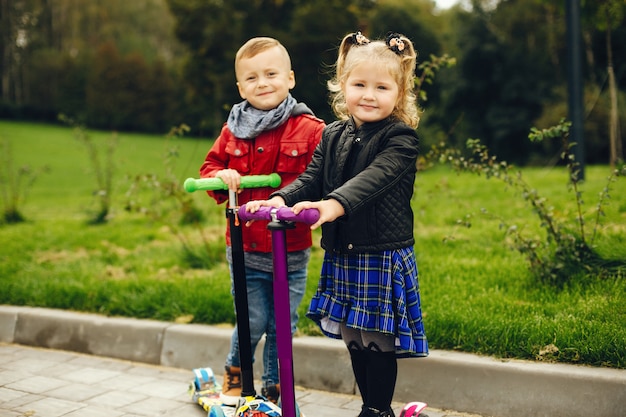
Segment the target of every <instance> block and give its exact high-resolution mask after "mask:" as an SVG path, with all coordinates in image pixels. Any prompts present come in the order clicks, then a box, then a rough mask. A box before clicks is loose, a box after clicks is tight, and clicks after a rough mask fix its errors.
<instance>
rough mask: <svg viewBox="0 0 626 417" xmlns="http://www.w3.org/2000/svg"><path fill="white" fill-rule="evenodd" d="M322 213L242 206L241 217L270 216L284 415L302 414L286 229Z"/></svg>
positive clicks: (311, 220) (315, 217) (291, 416)
mask: <svg viewBox="0 0 626 417" xmlns="http://www.w3.org/2000/svg"><path fill="white" fill-rule="evenodd" d="M319 217H320V214H319V211H318V210H317V209H306V210H303V211H301V212H300V213H298V214H297V215H295V214H294V213H293V211H292V210H291V208H289V207H281V208H274V207H261V208H260V209H259V210H258V211H256V212H254V213H249V212H247V211H246V206H245V204H244V205H243V206H241V207H240V208H239V219H241V220H242V221H246V222H247V221H249V220H270V223H269V224H268V225H267V228H268V229H269V230H271V232H272V259H273V261H274V315H275V318H276V345H277V348H278V370H279V378H280V398H281V401H280V407H281V417H300V411H299V410H298V407H297V405H296V396H295V388H294V377H293V346H292V343H291V309H290V305H289V281H288V279H287V237H286V230H287V229H292V228H294V227H295V225H294V222H301V223H306V224H313V223H315V222H316V221H317V220H318V219H319Z"/></svg>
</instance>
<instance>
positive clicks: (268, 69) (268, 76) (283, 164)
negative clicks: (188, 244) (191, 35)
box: [200, 37, 324, 405]
mask: <svg viewBox="0 0 626 417" xmlns="http://www.w3.org/2000/svg"><path fill="white" fill-rule="evenodd" d="M235 75H236V79H237V88H238V89H239V95H240V96H241V98H242V99H243V101H242V102H241V103H238V104H236V105H235V106H233V108H232V109H231V111H230V114H229V116H228V120H227V122H226V123H225V124H224V126H223V127H222V131H221V133H220V135H219V137H218V138H217V139H216V141H215V143H214V145H213V146H212V148H211V150H210V151H209V153H208V154H207V156H206V158H205V161H204V164H203V165H202V167H201V168H200V176H201V177H217V178H221V179H222V180H223V181H224V183H225V184H226V185H228V188H229V189H230V190H233V191H234V190H238V192H239V194H238V204H239V205H242V204H245V203H246V202H248V201H250V200H264V199H267V198H268V196H269V194H270V193H271V191H272V190H271V189H270V188H249V189H242V190H239V185H240V183H241V176H248V175H267V174H271V173H273V172H276V173H278V174H279V175H280V177H281V180H282V181H281V186H285V185H287V184H289V183H291V182H292V181H293V180H294V179H296V177H297V176H298V175H299V174H300V173H301V172H303V171H304V169H305V168H306V166H307V165H308V163H309V162H310V160H311V157H312V155H313V150H314V149H315V147H316V146H317V144H318V142H319V141H320V138H321V135H322V130H323V128H324V122H323V121H322V120H320V119H318V118H316V117H315V116H314V115H313V112H312V111H311V110H310V109H309V108H308V107H307V106H306V105H305V104H303V103H298V102H297V101H296V100H295V99H294V98H293V97H292V96H291V94H290V90H291V89H292V88H293V87H294V86H295V84H296V82H295V75H294V72H293V70H292V69H291V59H290V58H289V54H288V52H287V50H286V49H285V47H284V46H283V45H282V44H280V42H278V41H277V40H276V39H273V38H267V37H258V38H253V39H250V40H249V41H248V42H246V43H245V44H244V45H243V46H242V47H241V48H240V49H239V51H238V52H237V55H236V56H235ZM208 194H209V196H211V197H213V198H214V199H215V200H216V201H217V202H218V204H219V203H223V202H225V201H226V200H227V199H228V192H227V191H209V192H208ZM242 233H243V242H244V257H245V270H246V283H247V287H248V301H249V315H250V338H251V347H252V353H253V354H254V352H255V350H256V346H257V344H258V342H259V341H260V339H261V337H262V336H263V334H265V335H266V341H265V348H264V352H263V368H264V369H263V375H262V378H261V379H262V382H263V386H262V389H261V394H262V395H264V396H265V397H267V398H268V399H269V400H270V401H273V402H277V401H278V396H279V393H280V387H279V380H278V359H277V352H276V350H277V349H276V327H275V320H274V316H273V312H274V308H273V306H274V296H273V288H272V285H273V284H272V281H273V277H272V271H273V269H272V254H271V252H272V245H271V232H270V231H268V230H267V224H266V223H264V222H255V223H254V224H253V225H252V226H251V227H244V228H243V230H242ZM226 243H227V250H226V253H227V259H228V261H229V264H230V265H231V271H232V251H231V242H230V230H228V228H227V230H226ZM311 244H312V241H311V230H310V229H309V227H308V226H307V225H305V224H303V223H298V224H297V225H296V228H295V229H292V230H289V231H287V248H288V250H289V253H288V257H287V259H288V272H289V274H288V278H289V302H290V306H291V329H292V333H293V332H295V330H296V324H297V321H298V314H297V308H298V306H299V305H300V302H301V301H302V297H303V296H304V291H305V288H306V276H307V264H308V261H309V258H310V251H311V249H310V248H311ZM232 278H233V277H232V273H231V281H232ZM225 368H226V373H225V374H224V383H223V390H222V393H221V394H220V398H221V400H222V401H223V402H224V403H225V404H230V405H235V404H237V400H238V399H239V397H240V396H241V373H240V362H239V339H238V334H237V329H235V330H234V332H233V335H232V339H231V348H230V352H229V354H228V356H227V358H226V366H225Z"/></svg>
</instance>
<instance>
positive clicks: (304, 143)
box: [200, 114, 324, 253]
mask: <svg viewBox="0 0 626 417" xmlns="http://www.w3.org/2000/svg"><path fill="white" fill-rule="evenodd" d="M323 129H324V122H323V121H322V120H320V119H318V118H316V117H314V116H312V115H309V114H302V115H298V116H294V117H290V118H289V119H288V120H287V122H285V123H283V124H282V125H281V126H279V127H278V128H276V129H273V130H270V131H266V132H263V133H261V134H260V135H259V136H257V137H256V138H254V139H239V138H236V137H235V136H233V134H232V133H231V131H230V130H229V129H228V127H227V126H226V124H224V126H223V127H222V131H221V133H220V135H219V137H218V138H217V139H216V140H215V143H214V144H213V146H212V147H211V149H210V150H209V153H208V154H207V156H206V158H205V160H204V163H203V164H202V167H200V177H202V178H212V177H215V173H216V172H217V171H220V170H222V169H225V168H232V169H236V170H237V171H238V172H239V174H241V175H242V176H247V175H267V174H271V173H274V172H275V173H277V174H278V175H280V178H281V184H280V187H284V186H285V185H287V184H289V183H291V182H292V181H293V180H295V179H296V178H297V177H298V175H300V173H302V172H303V171H304V170H305V168H306V167H307V165H308V164H309V162H310V161H311V157H312V156H313V150H315V147H316V146H317V144H318V143H319V141H320V139H321V137H322V130H323ZM273 191H276V190H275V189H272V188H270V187H265V188H246V189H243V190H242V191H241V193H240V194H238V197H237V200H238V201H237V203H238V204H239V205H243V204H245V203H247V202H248V201H251V200H266V199H267V198H268V197H269V195H270V194H271V193H272V192H273ZM207 194H208V195H209V196H210V197H213V198H214V199H215V200H216V201H217V203H218V204H221V203H223V202H225V201H227V200H228V191H207ZM242 233H243V242H244V252H268V253H269V252H271V251H272V235H271V232H270V231H269V230H267V222H254V223H252V225H251V226H250V227H246V226H244V227H243V228H242ZM286 234H287V250H288V251H289V252H293V251H299V250H304V249H307V248H309V247H311V244H312V240H311V230H310V228H309V226H308V225H306V224H304V223H296V227H295V229H290V230H287V233H286ZM226 243H227V244H228V245H230V244H231V243H230V230H229V228H228V226H227V228H226Z"/></svg>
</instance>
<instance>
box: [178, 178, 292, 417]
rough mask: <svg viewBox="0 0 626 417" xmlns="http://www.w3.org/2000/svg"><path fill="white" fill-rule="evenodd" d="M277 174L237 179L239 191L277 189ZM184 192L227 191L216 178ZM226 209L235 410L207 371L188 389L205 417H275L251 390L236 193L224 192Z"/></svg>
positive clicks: (188, 183)
mask: <svg viewBox="0 0 626 417" xmlns="http://www.w3.org/2000/svg"><path fill="white" fill-rule="evenodd" d="M280 183H281V178H280V176H279V175H278V174H275V173H274V174H270V175H249V176H243V177H241V184H240V187H241V188H260V187H272V188H277V187H278V186H280ZM184 188H185V190H186V191H187V192H194V191H199V190H204V191H215V190H228V186H227V185H226V184H225V183H224V182H223V181H222V180H221V179H220V178H199V179H196V178H188V179H187V180H185V182H184ZM228 192H229V195H228V207H227V208H226V217H227V218H228V221H229V227H230V240H231V248H232V268H233V282H234V292H235V297H234V298H235V312H236V319H237V335H238V337H239V362H240V367H241V398H240V400H239V403H238V404H237V405H236V406H229V405H225V404H223V403H222V401H221V400H220V399H219V393H220V391H221V386H220V384H219V383H218V382H217V380H216V379H215V375H214V374H213V370H212V369H211V368H197V369H194V370H193V372H194V380H193V381H192V383H191V386H190V390H189V391H190V393H191V396H192V399H193V400H194V401H195V402H197V403H198V404H199V405H200V406H202V408H204V410H205V411H207V412H208V416H209V417H224V416H232V415H234V414H235V413H236V412H237V410H239V409H246V410H257V409H258V410H263V411H264V412H265V413H266V414H267V415H268V416H270V417H279V416H280V409H279V408H278V407H277V406H276V405H275V404H273V403H271V402H270V401H267V400H266V399H265V398H264V397H262V396H258V395H257V394H256V391H255V389H254V372H253V368H252V362H253V355H252V344H251V342H250V322H249V314H248V288H247V284H246V270H245V264H244V251H243V237H242V229H241V227H242V226H241V222H240V221H239V218H238V215H237V211H238V209H239V207H238V206H237V193H236V192H234V191H232V190H228Z"/></svg>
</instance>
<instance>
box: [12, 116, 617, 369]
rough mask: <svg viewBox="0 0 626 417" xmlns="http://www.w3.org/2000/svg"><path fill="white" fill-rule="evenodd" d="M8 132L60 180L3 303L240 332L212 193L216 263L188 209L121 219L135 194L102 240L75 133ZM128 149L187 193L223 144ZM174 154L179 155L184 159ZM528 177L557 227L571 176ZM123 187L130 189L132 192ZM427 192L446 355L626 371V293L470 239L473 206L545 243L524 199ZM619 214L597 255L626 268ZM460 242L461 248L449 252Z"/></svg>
mask: <svg viewBox="0 0 626 417" xmlns="http://www.w3.org/2000/svg"><path fill="white" fill-rule="evenodd" d="M0 131H2V132H3V136H6V137H7V139H8V140H10V141H12V144H13V146H14V152H15V154H14V160H15V161H16V163H17V164H20V163H21V162H22V161H24V160H27V161H29V162H30V163H31V164H32V165H35V166H37V165H41V164H42V163H43V162H49V163H50V166H51V168H52V169H51V171H50V173H49V175H48V176H47V177H46V181H45V182H44V181H37V182H35V183H34V184H33V185H32V187H31V188H32V190H31V194H30V198H29V204H28V208H29V211H28V214H29V216H28V217H29V221H28V222H23V223H19V224H15V225H11V227H0V247H2V250H1V251H0V303H4V304H14V305H28V306H41V307H49V308H60V309H72V310H75V311H85V312H97V313H100V314H107V315H116V316H118V315H119V316H127V317H138V318H153V319H158V320H167V321H174V320H177V319H178V318H180V317H191V318H192V319H191V321H192V322H193V323H204V324H211V325H217V324H220V325H221V324H224V323H228V324H234V322H235V321H234V313H233V306H232V297H231V295H230V276H229V271H228V264H227V262H226V260H225V250H224V248H225V241H224V230H225V223H226V218H225V216H224V210H223V206H218V205H217V204H214V202H213V201H212V200H211V199H209V198H208V197H207V196H206V195H205V194H204V193H192V194H189V197H190V198H192V199H194V201H195V203H196V204H197V205H198V207H201V209H202V211H203V214H204V216H205V217H204V220H203V221H202V223H201V224H202V228H203V232H204V233H205V234H206V236H207V239H209V240H210V246H211V253H206V251H204V249H203V242H202V238H201V237H200V236H199V234H198V231H197V230H196V226H195V225H194V224H181V223H180V222H179V219H180V218H181V214H182V213H180V212H176V210H175V209H172V210H171V214H172V219H171V221H170V220H168V222H167V223H166V222H162V221H159V220H158V219H156V220H155V219H154V218H152V217H150V216H147V215H144V214H143V213H137V212H135V211H125V210H117V209H116V208H123V207H121V206H123V205H125V204H126V203H127V198H124V195H123V193H124V191H125V189H124V188H123V187H122V186H121V185H116V186H115V187H113V190H114V193H115V195H114V198H113V199H112V202H113V205H112V210H113V213H114V214H115V221H112V222H107V223H106V224H103V225H101V226H100V227H88V226H87V225H85V223H84V221H83V217H82V213H83V210H84V208H83V207H84V205H85V204H86V203H88V202H89V201H90V200H89V196H87V197H86V196H85V195H86V194H88V191H89V190H90V189H91V188H92V186H93V178H92V177H90V176H86V175H80V172H81V167H80V166H81V165H83V164H82V163H77V161H78V162H80V161H82V160H83V159H86V157H85V155H84V151H83V149H82V148H81V147H79V146H75V142H74V141H75V139H74V138H73V137H72V130H71V128H69V127H67V126H51V125H42V124H25V123H16V122H6V121H0ZM90 134H91V136H92V138H93V140H94V141H96V142H99V143H102V142H104V141H105V140H106V139H107V138H108V137H109V134H108V133H106V132H99V131H93V132H90ZM119 138H120V141H119V144H118V149H117V152H116V153H115V158H116V162H117V164H116V166H118V167H119V169H123V170H125V171H126V172H125V173H126V175H127V177H128V178H130V179H131V180H132V179H134V178H136V177H137V176H141V175H144V174H145V173H152V172H154V173H156V174H157V175H158V177H159V178H160V179H162V180H163V181H164V182H170V181H171V183H172V184H174V183H177V184H178V186H179V187H180V188H181V189H182V184H183V182H184V179H185V178H187V177H189V176H192V175H194V174H195V173H197V167H198V166H199V164H200V163H201V161H202V160H203V157H204V153H205V150H206V149H208V148H210V141H203V140H200V139H197V138H190V137H183V136H182V134H181V135H176V136H172V137H167V138H166V137H164V136H162V135H159V136H157V135H140V134H136V133H133V134H129V133H123V132H120V133H119ZM172 142H174V143H172ZM173 148H175V152H170V151H172V149H173ZM164 152H165V154H164ZM168 152H169V153H168ZM164 155H165V156H164ZM167 155H170V156H171V157H172V164H171V165H170V166H171V168H172V169H171V172H172V173H173V174H176V175H177V178H178V180H177V181H176V180H174V179H173V178H171V179H170V178H169V177H168V176H166V175H165V173H166V172H169V168H168V169H166V168H165V167H164V163H165V161H167V158H168V156H167ZM81 157H83V159H81ZM174 161H175V163H174ZM189 161H190V162H189ZM520 170H521V171H522V172H523V175H524V178H526V180H527V181H528V183H529V184H532V183H539V184H541V186H542V189H545V190H546V192H547V193H548V195H550V197H551V200H552V202H553V204H554V205H555V207H556V209H555V210H556V211H555V212H556V213H557V214H558V211H559V210H561V211H565V210H566V207H567V202H568V200H569V197H568V194H567V193H566V190H565V187H563V186H562V181H561V180H562V179H563V174H562V172H560V171H559V170H556V169H545V168H542V169H539V168H523V169H520ZM606 172H607V167H606V166H588V167H587V171H586V179H585V183H584V184H583V186H584V188H585V190H586V191H585V192H589V193H595V192H596V190H602V189H603V187H604V182H605V179H604V178H605V174H606ZM117 178H118V181H121V182H122V184H124V185H127V186H128V185H129V184H128V183H127V181H128V180H127V179H122V178H120V176H117ZM141 185H144V184H141ZM145 185H146V187H147V188H144V189H143V191H139V192H138V193H137V198H141V200H140V204H139V205H138V206H137V207H144V208H149V209H151V208H153V206H152V205H153V204H154V205H155V206H156V205H160V204H166V203H165V201H159V199H160V200H165V199H166V198H165V197H164V196H165V194H164V192H162V191H160V190H156V189H152V188H150V187H149V186H148V184H145ZM415 186H416V193H415V198H414V200H413V202H412V205H413V209H414V213H415V234H416V256H417V261H418V265H419V268H420V292H421V294H422V302H423V309H424V320H425V325H426V332H427V336H428V338H429V344H430V346H431V347H432V348H433V349H446V350H459V351H465V352H474V353H479V354H484V355H493V356H496V357H504V358H522V359H530V360H542V361H559V362H563V363H578V364H587V365H593V366H604V367H615V368H626V357H625V356H624V352H626V345H625V343H626V314H624V313H623V312H624V309H623V305H624V303H625V302H626V299H625V297H626V280H624V279H623V278H618V279H590V280H589V281H588V282H584V283H581V282H574V281H573V282H571V284H570V285H566V286H564V287H563V288H560V289H557V288H555V287H554V286H553V285H551V284H548V283H541V282H537V280H536V279H534V278H533V277H532V276H531V274H530V273H529V272H528V265H527V262H526V259H525V258H524V257H523V256H522V255H520V254H519V253H518V252H517V251H512V250H510V249H509V248H507V247H503V245H502V244H501V241H502V231H500V230H499V229H498V225H499V224H500V221H499V220H498V219H493V218H492V217H485V218H484V219H483V221H481V222H473V224H472V228H471V229H466V228H463V227H459V226H458V225H457V223H456V220H457V219H458V218H459V217H462V215H463V214H464V213H467V212H468V211H469V210H472V208H473V207H484V208H486V210H488V211H489V212H493V213H499V214H501V215H502V216H504V217H505V218H507V219H508V218H513V219H516V222H517V223H518V224H523V225H525V228H526V231H527V232H532V231H534V230H537V231H538V232H540V231H542V230H543V228H542V227H541V226H540V225H539V224H538V221H537V220H536V217H537V216H535V215H534V214H532V213H531V212H530V211H529V210H525V209H524V208H525V207H526V203H525V201H524V200H522V199H520V198H511V197H510V194H511V189H510V187H507V189H505V190H502V184H501V183H500V182H495V181H485V180H484V179H483V178H481V177H478V176H476V175H473V174H470V173H465V174H464V173H456V172H455V171H454V170H452V169H450V168H448V167H446V166H436V167H434V168H431V169H428V170H423V171H420V172H419V174H418V176H417V179H416V184H415ZM167 200H168V203H167V204H168V205H171V206H178V203H177V202H176V200H175V199H174V198H172V197H168V198H167ZM611 202H612V204H611V205H607V206H604V211H603V212H604V215H605V219H604V223H603V225H604V227H602V228H601V229H599V230H598V234H597V236H596V239H595V242H596V244H597V248H598V250H599V251H601V252H602V253H603V254H609V253H614V254H616V258H619V257H620V256H621V257H626V252H625V249H624V248H626V233H624V221H623V219H624V215H625V214H626V194H625V193H622V192H616V193H615V192H614V193H612V195H611ZM118 206H120V207H118ZM155 208H156V207H155ZM170 224H173V225H174V226H176V227H177V228H178V229H180V230H181V231H182V232H183V233H185V236H186V237H187V238H188V241H189V244H190V245H193V246H194V250H195V251H196V252H197V253H201V256H202V257H203V258H204V257H206V258H208V261H207V260H206V259H203V261H204V263H203V264H202V265H201V266H200V267H198V266H199V265H198V264H197V263H195V262H196V260H195V259H190V258H189V256H188V255H187V254H186V253H185V251H184V249H182V248H181V241H180V239H179V237H178V236H177V235H175V234H174V233H172V231H173V229H171V228H170V226H169V225H170ZM451 230H455V236H454V237H455V238H454V239H449V240H447V241H442V238H443V237H445V236H447V235H449V234H450V232H451ZM318 232H319V231H316V232H314V239H313V240H314V242H315V244H314V246H313V248H312V258H311V262H310V263H309V277H308V282H307V290H306V293H305V297H304V300H303V303H302V304H301V305H300V306H299V313H300V321H299V323H298V329H299V332H300V333H304V334H318V333H316V331H317V330H316V328H315V325H314V324H313V323H312V322H311V321H310V320H308V319H306V318H305V317H304V312H305V311H306V309H307V307H308V301H309V300H310V297H311V296H312V294H313V293H314V292H315V290H316V287H317V281H318V278H319V271H320V268H321V263H322V254H323V251H322V249H321V248H320V247H319V245H318V242H319V234H318ZM181 249H182V250H181ZM549 345H554V346H556V348H558V351H556V349H554V348H552V350H550V352H552V353H550V354H546V353H545V351H546V349H545V348H546V346H549Z"/></svg>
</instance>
